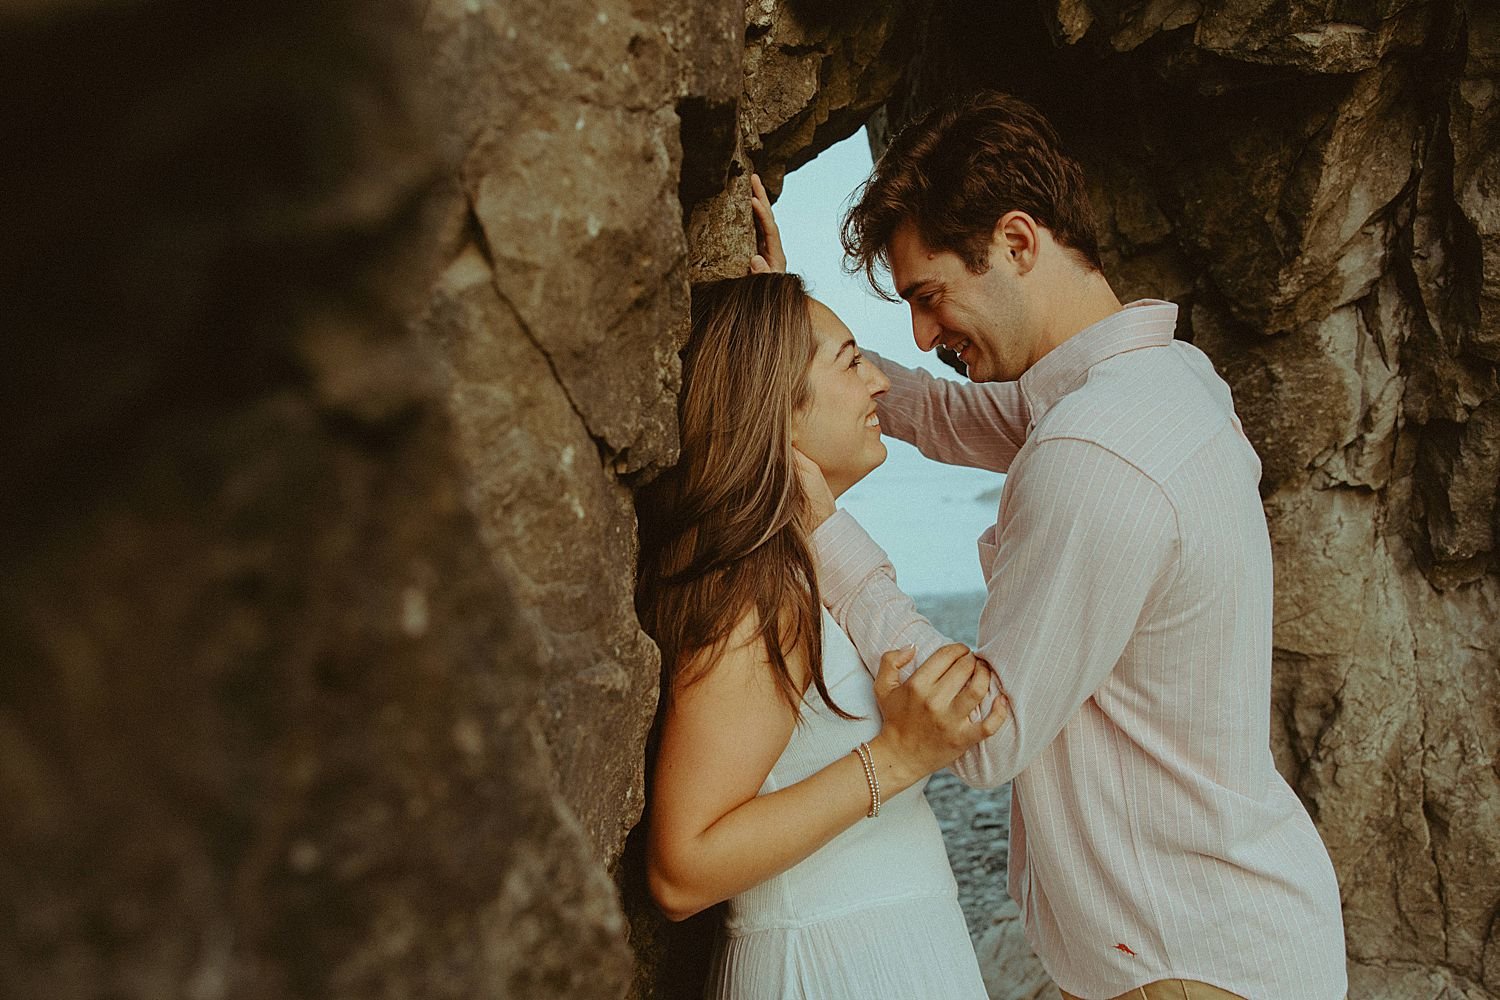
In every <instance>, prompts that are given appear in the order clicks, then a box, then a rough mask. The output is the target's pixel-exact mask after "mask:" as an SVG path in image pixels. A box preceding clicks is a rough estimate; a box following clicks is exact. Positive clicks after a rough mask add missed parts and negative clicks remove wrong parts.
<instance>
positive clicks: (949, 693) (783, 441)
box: [637, 93, 1347, 1000]
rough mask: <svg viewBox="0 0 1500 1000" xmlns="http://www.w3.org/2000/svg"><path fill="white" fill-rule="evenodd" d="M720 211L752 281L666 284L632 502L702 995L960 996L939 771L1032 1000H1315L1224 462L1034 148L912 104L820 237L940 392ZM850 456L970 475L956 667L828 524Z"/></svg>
mask: <svg viewBox="0 0 1500 1000" xmlns="http://www.w3.org/2000/svg"><path fill="white" fill-rule="evenodd" d="M753 188H754V204H753V207H754V211H755V216H756V219H757V222H758V224H759V227H760V230H761V247H760V249H761V253H759V254H757V255H756V256H755V258H753V260H752V264H751V270H752V271H753V272H755V273H752V274H750V275H748V276H746V277H745V278H741V279H734V280H731V281H727V282H721V283H719V284H717V285H714V286H710V287H708V288H705V289H700V290H699V292H698V293H697V294H695V296H694V303H693V331H692V337H691V339H690V341H689V343H688V345H687V347H686V349H685V350H684V353H683V362H684V367H683V391H682V398H681V405H680V417H681V423H682V458H681V461H680V462H679V463H678V465H677V466H676V467H675V468H674V469H673V470H671V471H670V472H669V473H667V474H665V475H663V476H662V477H661V478H660V479H659V480H657V481H656V482H654V483H652V484H651V485H650V486H648V487H647V488H646V489H644V490H643V491H642V493H641V495H640V497H639V499H638V504H637V508H638V510H639V512H640V518H641V538H642V553H641V570H640V581H639V586H638V596H637V603H638V607H639V610H640V613H641V619H642V622H643V624H644V625H645V627H646V630H647V631H648V632H649V633H650V634H651V636H652V637H653V638H654V639H655V640H656V642H657V643H658V645H659V646H660V647H661V650H662V655H663V663H664V670H665V677H664V683H663V697H664V699H665V703H664V711H663V715H662V728H661V735H660V744H659V750H658V753H657V759H656V761H655V763H654V770H653V783H652V792H651V802H650V806H649V810H650V811H649V819H648V822H649V827H648V831H649V832H648V867H649V875H650V882H651V886H652V891H653V894H654V895H655V897H656V899H657V902H658V904H659V905H660V906H661V908H662V909H663V910H664V911H665V912H666V913H667V915H668V916H670V917H674V918H681V917H685V916H688V915H690V914H693V913H696V912H698V911H700V910H703V909H705V908H707V907H709V906H712V905H714V904H716V903H719V902H721V901H725V900H727V901H728V905H727V907H726V908H725V911H726V912H725V925H724V928H723V931H722V933H721V935H720V939H719V945H718V948H717V953H716V955H715V959H714V966H713V972H712V975H711V978H710V982H709V986H708V996H710V997H715V998H723V1000H739V998H744V1000H752V998H753V1000H759V998H780V997H796V998H807V1000H824V998H827V1000H842V998H849V1000H854V998H858V1000H877V998H892V1000H894V998H902V1000H909V998H922V1000H926V998H934V1000H939V998H963V1000H983V998H984V997H985V989H984V986H983V984H982V982H981V978H980V973H979V969H978V965H977V962H976V959H975V956H974V952H973V949H972V946H971V944H970V942H969V938H968V934H967V931H966V928H965V924H964V919H963V915H962V913H961V911H960V910H959V907H958V902H957V896H956V886H955V883H954V879H953V875H952V872H951V870H950V869H949V866H948V861H947V856H946V854H945V851H944V847H943V843H942V839H941V836H940V834H939V831H938V826H937V823H936V821H935V819H934V817H933V814H932V812H931V810H930V809H929V808H928V806H927V802H926V800H925V798H924V797H923V793H922V789H923V786H924V785H925V783H926V780H927V777H928V776H929V775H930V774H932V773H933V772H934V771H936V770H938V769H940V768H943V767H949V766H951V767H952V768H953V769H954V770H955V771H956V772H957V773H958V775H959V776H960V777H961V778H963V779H964V780H965V781H966V782H968V783H970V784H972V785H976V786H982V787H993V786H995V785H999V784H1002V783H1004V782H1007V781H1011V782H1013V784H1012V808H1011V823H1012V829H1011V850H1010V882H1009V884H1010V892H1011V895H1012V896H1014V897H1015V899H1016V902H1017V903H1018V904H1019V906H1020V910H1021V913H1022V915H1023V918H1024V924H1025V929H1026V936H1027V939H1028V941H1029V942H1030V944H1031V946H1032V947H1033V949H1034V950H1035V951H1036V953H1037V955H1038V956H1039V957H1040V958H1041V960H1042V962H1043V964H1044V965H1045V966H1046V968H1047V971H1048V972H1049V973H1050V974H1051V976H1052V978H1053V980H1054V981H1055V982H1056V983H1057V984H1058V986H1059V987H1060V988H1061V989H1062V991H1063V993H1064V996H1065V997H1080V998H1087V1000H1104V998H1113V997H1140V998H1148V1000H1157V998H1162V997H1172V998H1174V1000H1183V998H1189V1000H1194V998H1222V997H1244V998H1252V1000H1280V998H1305V1000H1337V998H1341V997H1343V996H1344V995H1345V991H1346V989H1347V985H1346V980H1345V973H1344V941H1343V928H1342V920H1341V915H1340V906H1339V894H1338V885H1337V882H1336V881H1335V878H1334V872H1333V868H1332V865H1331V863H1330V861H1329V858H1328V854H1327V851H1326V849H1325V848H1324V846H1323V843H1322V841H1321V840H1320V838H1319V836H1318V833H1317V831H1316V829H1315V828H1314V827H1313V824H1312V822H1311V820H1310V819H1309V817H1308V814H1307V812H1306V810H1305V809H1304V808H1303V806H1302V804H1301V803H1300V802H1299V801H1298V799H1297V797H1296V795H1295V794H1294V793H1293V792H1292V790H1291V789H1290V787H1288V785H1287V784H1286V782H1285V781H1284V780H1282V778H1281V776H1280V775H1279V774H1278V773H1277V772H1276V769H1275V766H1274V762H1273V760H1272V755H1271V750H1270V746H1269V741H1270V695H1271V608H1272V604H1271V550H1270V543H1269V539H1268V536H1267V530H1266V524H1265V519H1264V514H1263V512H1262V508H1261V503H1260V496H1259V492H1258V488H1257V487H1258V482H1259V479H1260V463H1259V460H1258V459H1257V457H1256V455H1255V452H1254V450H1253V449H1252V448H1251V446H1250V444H1249V442H1248V441H1247V440H1246V438H1245V435H1244V433H1243V431H1242V430H1241V427H1240V422H1239V419H1238V418H1237V417H1236V415H1235V412H1234V407H1233V402H1232V400H1231V398H1230V393H1229V389H1228V387H1227V386H1226V385H1225V384H1224V383H1223V381H1222V380H1220V379H1219V377H1218V376H1217V375H1216V374H1215V372H1214V369H1213V366H1212V365H1211V364H1210V362H1209V361H1208V359H1207V358H1206V357H1205V356H1204V355H1203V354H1202V353H1201V352H1199V351H1198V350H1196V349H1194V348H1193V347H1191V346H1190V345H1187V344H1184V343H1181V342H1178V341H1175V340H1174V339H1173V330H1174V327H1175V324H1176V313H1177V308H1176V306H1174V305H1172V304H1170V303H1167V302H1160V301H1151V300H1146V301H1139V302H1133V303H1131V304H1129V305H1123V306H1122V305H1121V303H1120V302H1119V300H1118V299H1117V298H1116V297H1115V295H1114V293H1113V292H1112V291H1111V289H1110V286H1109V284H1108V282H1107V281H1106V280H1105V278H1104V276H1103V274H1102V272H1101V263H1100V259H1099V251H1098V241H1097V236H1096V233H1095V229H1094V223H1093V219H1092V213H1091V211H1090V208H1089V204H1088V200H1087V196H1086V194H1085V191H1084V184H1083V178H1082V174H1081V172H1080V169H1079V167H1078V165H1077V164H1076V162H1074V161H1073V160H1072V159H1070V158H1069V157H1068V156H1067V155H1066V154H1065V153H1064V152H1062V150H1061V149H1060V148H1059V145H1058V142H1057V137H1056V135H1055V133H1054V132H1053V130H1052V128H1051V127H1050V126H1049V125H1048V124H1047V122H1046V121H1045V120H1044V119H1043V118H1042V117H1041V116H1040V115H1039V114H1038V113H1037V112H1036V111H1035V110H1034V109H1032V108H1030V107H1029V106H1027V105H1025V104H1023V103H1022V102H1020V101H1017V100H1015V99H1013V98H1010V97H1006V96H1004V95H999V94H994V93H982V94H979V95H975V96H972V97H968V98H965V99H962V100H957V101H953V102H949V103H948V104H946V105H944V106H941V107H938V108H935V109H933V110H932V111H930V112H928V113H926V114H925V115H923V116H921V117H918V118H917V119H915V120H914V121H913V122H912V123H911V124H909V125H908V126H907V127H906V128H905V129H904V130H903V131H902V132H901V133H900V134H899V135H898V136H897V137H896V138H895V139H894V140H893V141H892V143H891V145H890V148H889V149H888V150H887V152H886V153H885V155H884V156H882V157H881V159H880V162H879V163H878V164H877V165H876V167H875V171H874V174H873V175H872V177H871V178H870V180H869V181H868V183H867V184H866V185H865V187H864V189H863V191H862V192H861V195H860V198H859V201H858V203H857V204H856V205H855V206H854V207H853V208H852V209H851V210H850V212H849V215H848V217H847V219H846V221H845V227H844V243H845V248H846V250H847V252H848V254H849V256H850V258H851V260H853V261H854V262H855V263H857V264H858V265H859V266H860V267H862V268H863V269H864V271H865V273H866V274H867V275H868V276H870V277H871V280H872V281H874V280H876V276H877V275H878V274H879V273H880V272H882V271H888V272H889V278H890V282H891V285H892V286H893V288H894V290H895V291H896V293H897V294H899V295H900V297H901V298H902V299H904V300H905V301H906V302H907V304H908V305H909V307H910V309H911V318H912V331H913V335H914V337H915V339H916V342H917V344H918V346H919V347H921V348H923V349H924V350H931V349H933V348H935V347H943V348H947V349H948V350H951V351H953V352H954V353H956V354H957V355H958V357H959V358H960V359H961V360H962V361H963V363H964V365H965V366H966V367H967V372H968V376H969V379H970V380H971V382H970V383H960V382H955V381H950V380H946V379H935V378H933V377H931V376H930V375H928V374H926V373H923V372H918V371H911V370H907V369H905V368H902V367H900V366H898V365H895V364H891V363H888V362H886V361H883V360H880V359H879V358H877V357H875V356H873V355H872V354H870V353H868V352H864V351H862V350H861V348H860V347H859V346H858V345H857V344H856V343H855V341H854V338H853V337H852V336H851V335H850V333H849V331H848V329H847V328H846V327H845V326H844V325H843V323H841V322H840V321H839V319H838V317H837V316H835V315H834V314H833V313H832V312H831V311H830V310H829V309H827V308H826V307H825V306H823V305H822V304H821V303H819V302H817V301H816V300H814V299H812V298H810V297H809V296H808V295H807V294H806V293H805V291H804V290H803V287H802V285H801V283H800V281H799V280H798V279H797V278H796V277H794V276H791V275H787V274H784V273H779V272H781V271H783V270H784V268H785V260H784V257H783V256H782V253H781V248H780V240H779V237H778V235H777V232H776V227H775V222H774V219H773V218H772V215H771V208H770V203H769V200H768V199H767V197H766V195H765V192H764V189H763V188H761V187H760V185H759V182H758V180H757V181H755V182H754V185H753ZM882 433H888V434H893V435H895V436H896V437H898V438H901V439H903V440H906V441H910V442H912V443H913V444H915V445H916V446H917V447H918V448H919V449H920V450H921V451H922V452H923V453H924V454H925V455H927V456H928V457H930V458H933V459H936V460H937V461H940V462H947V463H952V464H960V465H969V466H976V467H979V468H984V469H991V470H994V471H997V472H1006V473H1008V479H1007V482H1006V486H1005V490H1004V492H1003V494H1002V497H1001V501H1000V507H999V511H998V515H997V520H996V523H995V525H994V527H992V528H991V529H989V530H988V531H986V532H985V533H984V534H983V535H982V536H981V537H980V539H979V541H978V548H979V559H980V565H981V568H982V570H983V573H984V577H985V580H986V586H987V591H988V593H987V598H986V601H985V604H984V609H983V612H982V614H981V617H980V620H979V631H978V635H979V643H978V646H977V648H976V649H974V650H972V651H970V650H968V649H966V648H965V647H963V646H961V645H956V644H953V643H950V642H949V641H948V640H947V639H946V638H945V637H944V636H942V635H941V634H939V633H938V632H937V630H935V629H934V628H933V627H932V625H931V624H930V623H928V622H927V621H926V620H925V619H924V618H923V617H922V615H921V614H919V613H918V612H917V610H916V608H915V606H914V605H913V603H912V601H911V599H910V598H909V597H907V596H906V595H905V594H904V593H903V592H902V591H901V590H900V589H899V587H898V586H897V581H896V577H895V573H894V571H893V570H892V568H891V566H890V563H889V562H888V560H887V558H886V556H885V553H884V552H883V551H882V550H881V549H880V548H879V546H877V545H876V544H875V543H874V541H873V540H871V539H870V537H869V536H868V535H867V534H865V532H864V531H863V530H862V529H861V527H860V526H859V524H858V523H857V522H856V521H855V520H854V519H853V518H852V517H851V516H850V515H849V514H848V512H846V511H843V510H839V509H837V508H836V506H835V501H836V499H837V497H838V496H839V495H840V494H841V493H842V492H844V491H845V490H847V489H848V488H849V487H850V486H852V485H854V483H856V482H857V481H859V480H860V479H861V478H862V477H863V476H865V475H867V474H868V473H869V472H870V471H871V470H873V469H874V468H875V467H876V466H877V465H879V464H880V463H881V461H883V460H884V458H885V446H884V444H883V443H882V441H881V434H882ZM912 530H913V531H934V532H935V531H942V530H943V525H941V524H914V525H912Z"/></svg>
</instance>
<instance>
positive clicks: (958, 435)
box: [864, 350, 1031, 472]
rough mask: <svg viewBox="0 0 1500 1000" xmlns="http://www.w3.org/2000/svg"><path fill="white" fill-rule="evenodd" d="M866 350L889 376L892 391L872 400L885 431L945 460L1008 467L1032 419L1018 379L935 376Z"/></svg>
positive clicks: (999, 469) (980, 466)
mask: <svg viewBox="0 0 1500 1000" xmlns="http://www.w3.org/2000/svg"><path fill="white" fill-rule="evenodd" d="M864 354H865V357H866V358H870V359H873V360H874V361H875V363H876V364H877V365H878V366H879V367H880V370H881V371H882V372H884V373H885V377H886V378H888V379H890V380H891V388H890V391H889V392H887V393H886V394H885V395H884V396H882V397H880V399H879V400H877V401H876V406H877V407H878V408H879V413H880V426H881V429H882V430H883V431H884V432H885V433H887V434H890V435H891V436H893V437H896V438H899V439H901V440H902V441H906V442H908V443H910V444H914V445H916V446H917V449H918V450H919V451H921V452H922V454H924V455H926V456H927V457H928V458H931V459H936V460H937V461H939V462H943V463H946V464H948V465H968V466H972V467H974V468H976V469H988V470H990V471H991V472H1005V471H1007V470H1009V469H1010V463H1011V460H1012V459H1014V458H1015V457H1016V452H1018V451H1020V450H1021V445H1023V444H1025V443H1026V430H1027V427H1028V426H1029V425H1030V423H1031V408H1030V407H1029V406H1028V405H1027V404H1026V397H1025V396H1024V395H1022V393H1021V384H1020V383H1019V382H982V383H981V382H959V381H956V380H954V379H947V378H935V377H933V376H932V375H931V374H930V373H928V372H925V371H922V370H921V369H918V368H907V367H904V366H902V365H898V364H896V362H894V361H890V360H888V359H886V358H883V357H881V356H880V355H879V354H878V353H876V352H875V351H871V350H865V351H864Z"/></svg>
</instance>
